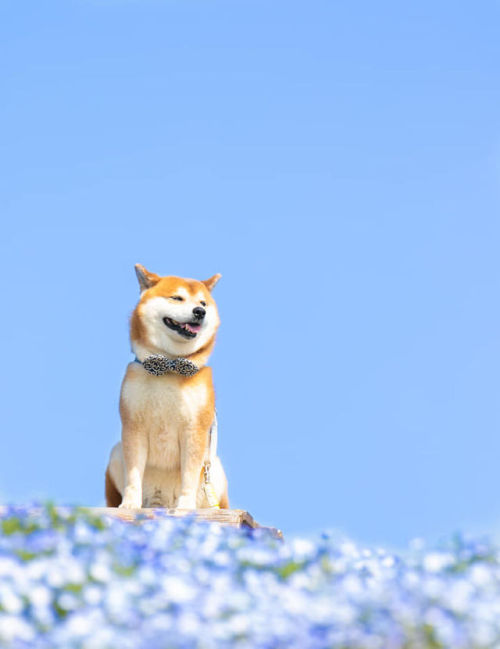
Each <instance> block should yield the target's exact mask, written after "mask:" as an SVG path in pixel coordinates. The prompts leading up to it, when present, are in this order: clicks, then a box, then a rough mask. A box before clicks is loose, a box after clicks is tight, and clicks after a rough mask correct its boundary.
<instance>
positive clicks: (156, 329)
mask: <svg viewBox="0 0 500 649" xmlns="http://www.w3.org/2000/svg"><path fill="white" fill-rule="evenodd" d="M135 270H136V273H137V278H138V279H139V284H140V287H141V297H140V300H139V303H138V305H137V306H136V308H135V310H134V312H133V314H132V319H131V332H130V336H131V340H132V346H133V348H134V351H135V352H136V353H137V352H138V350H140V351H141V352H146V353H147V354H168V355H170V356H189V355H190V354H194V353H195V352H197V351H198V350H199V349H201V348H203V347H204V346H205V345H206V344H207V343H209V342H210V341H211V340H212V339H213V337H214V336H215V332H216V331H217V328H218V326H219V322H220V321H219V314H218V312H217V305H216V304H215V300H214V299H213V297H212V293H211V291H212V289H213V287H214V286H215V285H216V284H217V282H218V281H219V279H220V277H221V276H220V275H214V276H213V277H210V279H207V280H203V281H198V280H195V279H184V278H182V277H172V276H167V277H160V276H159V275H156V274H155V273H150V272H149V271H147V270H146V269H145V268H144V267H143V266H141V265H140V264H136V267H135Z"/></svg>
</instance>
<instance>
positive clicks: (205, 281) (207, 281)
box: [201, 273, 222, 291]
mask: <svg viewBox="0 0 500 649" xmlns="http://www.w3.org/2000/svg"><path fill="white" fill-rule="evenodd" d="M221 277H222V275H221V274H220V273H217V275H212V277H210V278H209V279H202V280H201V283H202V284H205V286H206V287H207V288H208V290H209V291H211V290H212V289H213V287H214V286H215V285H216V284H217V282H218V281H219V280H220V278H221Z"/></svg>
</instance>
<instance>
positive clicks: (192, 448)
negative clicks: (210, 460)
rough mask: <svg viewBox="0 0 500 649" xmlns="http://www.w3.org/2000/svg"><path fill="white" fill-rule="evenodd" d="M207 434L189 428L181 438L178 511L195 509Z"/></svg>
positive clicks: (198, 429)
mask: <svg viewBox="0 0 500 649" xmlns="http://www.w3.org/2000/svg"><path fill="white" fill-rule="evenodd" d="M206 437H207V433H206V431H203V430H202V429H200V428H198V427H197V428H190V429H188V430H186V431H185V433H184V435H183V437H182V438H181V495H180V496H179V500H178V502H177V507H178V508H179V509H196V494H197V492H198V486H199V484H200V475H201V469H202V466H203V459H204V457H205V443H206Z"/></svg>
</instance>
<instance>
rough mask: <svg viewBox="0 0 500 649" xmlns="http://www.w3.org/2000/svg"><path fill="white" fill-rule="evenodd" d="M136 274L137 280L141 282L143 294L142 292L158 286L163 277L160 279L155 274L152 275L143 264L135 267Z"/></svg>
mask: <svg viewBox="0 0 500 649" xmlns="http://www.w3.org/2000/svg"><path fill="white" fill-rule="evenodd" d="M135 272H136V275H137V279H138V280H139V285H140V287H141V293H142V291H145V290H146V289H148V288H151V287H152V286H154V285H155V284H157V283H158V282H159V281H160V279H161V277H159V276H158V275H156V274H155V273H150V272H149V270H146V269H145V268H144V266H141V264H136V265H135Z"/></svg>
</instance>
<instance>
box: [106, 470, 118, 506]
mask: <svg viewBox="0 0 500 649" xmlns="http://www.w3.org/2000/svg"><path fill="white" fill-rule="evenodd" d="M105 492H106V505H107V506H108V507H118V505H121V502H122V495H121V493H120V492H119V491H118V489H117V488H116V485H115V483H114V482H113V478H112V477H111V476H110V474H109V467H108V468H107V469H106V484H105Z"/></svg>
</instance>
